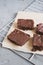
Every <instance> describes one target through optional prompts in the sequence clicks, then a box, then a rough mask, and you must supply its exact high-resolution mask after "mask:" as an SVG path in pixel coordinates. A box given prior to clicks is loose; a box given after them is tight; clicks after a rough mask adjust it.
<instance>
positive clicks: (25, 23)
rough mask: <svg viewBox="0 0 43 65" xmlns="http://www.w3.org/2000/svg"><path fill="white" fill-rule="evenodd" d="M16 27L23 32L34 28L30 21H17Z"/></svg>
mask: <svg viewBox="0 0 43 65" xmlns="http://www.w3.org/2000/svg"><path fill="white" fill-rule="evenodd" d="M17 27H18V28H19V29H23V30H27V29H30V30H32V29H33V28H34V21H33V20H32V19H18V21H17Z"/></svg>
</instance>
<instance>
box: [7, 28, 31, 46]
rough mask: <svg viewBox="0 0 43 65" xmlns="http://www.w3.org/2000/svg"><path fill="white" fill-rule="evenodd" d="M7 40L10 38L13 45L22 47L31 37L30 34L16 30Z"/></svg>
mask: <svg viewBox="0 0 43 65" xmlns="http://www.w3.org/2000/svg"><path fill="white" fill-rule="evenodd" d="M7 38H8V39H9V40H10V41H11V42H13V43H15V44H17V45H20V46H22V45H24V44H25V43H26V42H27V41H28V40H29V38H30V35H28V34H26V33H24V32H22V31H20V30H17V29H15V30H14V31H13V32H11V33H10V34H9V35H8V36H7Z"/></svg>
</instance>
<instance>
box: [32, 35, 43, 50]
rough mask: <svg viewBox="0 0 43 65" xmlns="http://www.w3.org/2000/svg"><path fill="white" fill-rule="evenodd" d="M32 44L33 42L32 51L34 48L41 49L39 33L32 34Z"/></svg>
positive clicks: (41, 37)
mask: <svg viewBox="0 0 43 65" xmlns="http://www.w3.org/2000/svg"><path fill="white" fill-rule="evenodd" d="M32 41H33V42H32V44H33V49H32V50H33V51H36V50H43V36H41V35H39V34H34V35H33V40H32Z"/></svg>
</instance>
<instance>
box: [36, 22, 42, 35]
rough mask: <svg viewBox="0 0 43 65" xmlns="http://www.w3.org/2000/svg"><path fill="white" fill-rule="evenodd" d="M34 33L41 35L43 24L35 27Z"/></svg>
mask: <svg viewBox="0 0 43 65" xmlns="http://www.w3.org/2000/svg"><path fill="white" fill-rule="evenodd" d="M36 33H38V34H41V35H43V23H40V24H38V25H37V26H36Z"/></svg>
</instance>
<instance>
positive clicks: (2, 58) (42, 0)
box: [0, 0, 43, 65]
mask: <svg viewBox="0 0 43 65" xmlns="http://www.w3.org/2000/svg"><path fill="white" fill-rule="evenodd" d="M18 11H35V12H41V13H43V0H0V43H1V44H2V41H3V39H4V37H5V35H6V34H7V32H8V30H9V28H10V26H11V24H12V22H13V20H14V18H15V17H16V14H17V12H18ZM13 52H15V50H13ZM13 52H12V51H11V50H8V49H5V48H2V47H0V65H33V64H35V65H42V64H43V56H41V55H34V56H33V58H32V59H31V62H32V63H33V64H32V63H31V62H30V61H29V59H30V58H31V56H32V54H31V53H24V52H20V51H16V52H17V54H18V55H19V56H18V55H17V54H15V53H13ZM20 56H21V57H22V56H23V58H21V57H20ZM12 63H13V64H12Z"/></svg>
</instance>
